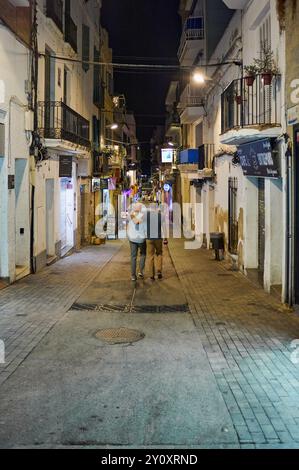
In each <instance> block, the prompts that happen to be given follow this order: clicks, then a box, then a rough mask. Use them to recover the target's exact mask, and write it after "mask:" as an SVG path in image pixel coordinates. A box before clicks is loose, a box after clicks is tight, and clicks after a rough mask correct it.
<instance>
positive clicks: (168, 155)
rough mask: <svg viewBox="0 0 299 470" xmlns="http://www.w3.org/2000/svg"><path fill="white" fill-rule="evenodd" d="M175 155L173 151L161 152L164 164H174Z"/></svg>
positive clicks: (163, 150) (165, 150)
mask: <svg viewBox="0 0 299 470" xmlns="http://www.w3.org/2000/svg"><path fill="white" fill-rule="evenodd" d="M173 154H174V151H173V149H162V150H161V155H162V163H170V164H172V163H173Z"/></svg>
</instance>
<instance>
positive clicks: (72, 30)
mask: <svg viewBox="0 0 299 470" xmlns="http://www.w3.org/2000/svg"><path fill="white" fill-rule="evenodd" d="M64 39H65V42H67V43H68V44H69V45H70V46H71V47H72V49H73V50H74V51H75V52H78V44H77V26H76V24H75V23H74V21H73V20H72V18H71V16H70V15H69V14H68V13H66V14H65V32H64Z"/></svg>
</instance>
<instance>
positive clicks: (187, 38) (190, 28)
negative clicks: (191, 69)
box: [178, 16, 205, 66]
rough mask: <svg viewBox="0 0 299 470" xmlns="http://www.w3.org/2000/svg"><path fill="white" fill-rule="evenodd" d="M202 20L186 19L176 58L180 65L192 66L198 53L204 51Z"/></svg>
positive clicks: (199, 18)
mask: <svg viewBox="0 0 299 470" xmlns="http://www.w3.org/2000/svg"><path fill="white" fill-rule="evenodd" d="M204 36H205V30H204V18H203V17H202V16H200V17H195V18H193V17H191V18H188V19H187V21H186V23H185V25H184V28H183V33H182V38H181V43H180V47H179V51H178V58H179V61H180V63H181V65H184V66H191V65H193V63H194V61H195V59H196V57H197V55H198V54H199V53H200V51H204Z"/></svg>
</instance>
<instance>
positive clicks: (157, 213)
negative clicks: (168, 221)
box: [147, 207, 163, 281]
mask: <svg viewBox="0 0 299 470" xmlns="http://www.w3.org/2000/svg"><path fill="white" fill-rule="evenodd" d="M162 225H163V223H162V213H161V210H160V209H157V208H155V207H153V208H151V209H149V210H148V212H147V238H148V240H149V241H148V252H149V267H150V272H151V280H152V281H154V280H155V276H156V273H157V275H158V279H162V278H163V274H162V269H163V233H162V232H163V227H162Z"/></svg>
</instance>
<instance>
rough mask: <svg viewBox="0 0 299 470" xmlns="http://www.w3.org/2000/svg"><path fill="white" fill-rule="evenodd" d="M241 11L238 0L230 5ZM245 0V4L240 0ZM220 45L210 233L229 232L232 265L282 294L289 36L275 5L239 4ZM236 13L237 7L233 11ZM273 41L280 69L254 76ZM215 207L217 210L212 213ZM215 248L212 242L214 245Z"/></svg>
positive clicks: (209, 130)
mask: <svg viewBox="0 0 299 470" xmlns="http://www.w3.org/2000/svg"><path fill="white" fill-rule="evenodd" d="M224 3H225V4H226V5H227V6H228V7H231V8H236V2H229V1H225V2H224ZM241 3H242V5H241ZM239 8H240V9H242V12H241V11H238V10H237V11H235V12H234V15H233V17H232V19H231V21H230V23H229V25H228V27H227V29H226V31H225V32H224V34H223V36H222V38H221V40H220V42H219V43H218V45H217V47H216V49H215V51H214V54H213V56H212V57H211V63H217V61H218V62H219V57H222V58H223V57H224V58H225V59H224V60H223V61H228V62H232V63H231V64H227V65H223V66H219V67H218V68H214V71H212V69H210V70H211V71H212V73H211V78H212V80H211V81H210V83H209V84H208V86H207V90H206V91H207V103H206V109H207V116H208V118H204V119H203V136H204V139H205V140H206V141H208V142H212V143H213V144H214V151H215V153H214V157H213V158H212V164H210V168H211V169H212V171H213V174H214V178H213V181H209V182H206V183H204V184H203V187H202V199H204V197H206V198H207V199H208V200H207V201H206V203H204V213H205V216H204V218H205V231H206V235H207V237H208V234H209V233H211V232H213V231H217V232H222V233H224V236H225V248H226V256H227V257H228V258H230V259H231V261H232V263H233V266H234V267H238V268H239V269H240V270H242V272H244V273H245V274H247V275H248V276H251V277H252V279H254V280H256V281H257V282H259V283H260V284H262V285H263V287H264V288H265V289H266V290H267V291H268V292H270V291H271V289H272V288H274V289H275V291H276V292H278V293H279V295H280V296H281V298H282V295H283V289H284V274H283V273H284V269H285V267H284V257H285V249H284V247H285V209H284V198H285V195H284V164H285V159H284V156H285V149H286V145H285V140H284V138H283V133H284V132H285V118H284V112H283V104H284V79H285V64H284V60H283V57H284V51H285V41H284V35H283V34H280V31H279V24H278V19H277V13H276V6H275V5H274V2H273V3H272V2H268V1H266V0H265V1H262V2H260V1H259V2H257V1H253V2H240V6H239ZM232 11H234V10H232ZM265 41H267V43H268V44H269V46H270V47H271V50H272V51H273V57H274V58H275V60H276V61H277V65H278V67H279V73H277V74H273V75H272V76H271V80H270V81H267V80H265V79H264V77H263V76H262V75H261V74H259V73H257V74H256V75H255V78H254V80H253V82H250V81H249V80H247V77H246V74H245V73H244V68H243V67H241V66H238V65H237V64H238V62H243V64H244V66H246V65H250V64H252V63H253V60H254V59H255V58H260V57H261V54H262V49H263V48H262V44H263V43H264V42H265ZM211 207H213V209H212V210H211ZM207 245H208V246H209V244H207Z"/></svg>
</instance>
